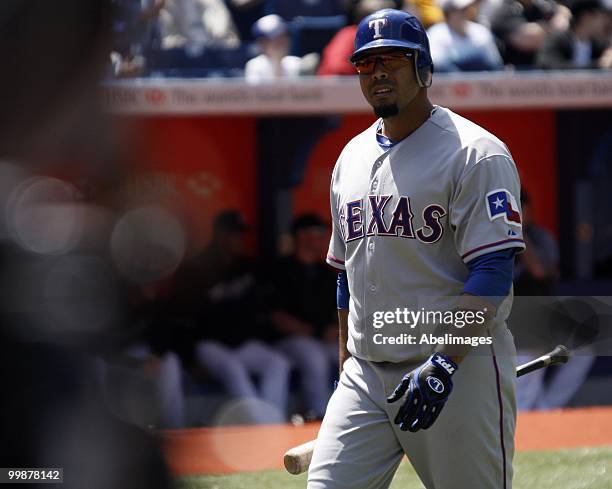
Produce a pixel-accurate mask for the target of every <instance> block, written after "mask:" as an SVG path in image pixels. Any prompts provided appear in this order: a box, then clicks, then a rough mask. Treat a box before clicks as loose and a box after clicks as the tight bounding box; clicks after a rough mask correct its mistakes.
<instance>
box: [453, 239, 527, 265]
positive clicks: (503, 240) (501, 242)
mask: <svg viewBox="0 0 612 489" xmlns="http://www.w3.org/2000/svg"><path fill="white" fill-rule="evenodd" d="M505 243H521V244H522V245H524V244H525V241H523V240H522V239H521V238H510V239H502V240H501V241H496V242H495V243H490V244H486V245H483V246H479V247H478V248H474V249H473V250H470V251H468V252H467V253H465V254H463V255H461V259H462V260H465V259H466V258H467V257H468V256H470V255H471V254H473V253H476V252H477V251H481V250H485V249H487V248H493V247H494V246H499V245H501V244H505Z"/></svg>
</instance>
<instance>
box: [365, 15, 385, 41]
mask: <svg viewBox="0 0 612 489" xmlns="http://www.w3.org/2000/svg"><path fill="white" fill-rule="evenodd" d="M386 24H387V18H386V17H383V18H382V19H374V20H371V21H370V22H368V27H369V28H370V29H374V39H380V38H381V37H383V36H382V34H381V33H380V29H381V28H382V26H384V25H386Z"/></svg>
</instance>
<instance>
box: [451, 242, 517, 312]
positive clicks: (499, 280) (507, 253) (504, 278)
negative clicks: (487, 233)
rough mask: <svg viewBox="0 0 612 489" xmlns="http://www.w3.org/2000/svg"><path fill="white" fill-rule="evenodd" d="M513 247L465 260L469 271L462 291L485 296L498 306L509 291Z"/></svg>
mask: <svg viewBox="0 0 612 489" xmlns="http://www.w3.org/2000/svg"><path fill="white" fill-rule="evenodd" d="M515 253H516V249H515V248H508V249H505V250H500V251H494V252H493V253H487V254H486V255H482V256H479V257H478V258H474V259H473V260H471V261H469V262H467V267H468V269H469V271H470V274H469V275H468V278H467V280H466V282H465V285H464V287H463V292H464V293H467V294H471V295H477V296H479V297H486V298H487V300H490V301H491V302H492V303H494V304H495V305H496V306H499V304H501V302H502V301H503V300H504V298H505V297H506V296H507V295H508V292H510V288H511V287H512V278H513V277H512V275H513V270H514V255H515Z"/></svg>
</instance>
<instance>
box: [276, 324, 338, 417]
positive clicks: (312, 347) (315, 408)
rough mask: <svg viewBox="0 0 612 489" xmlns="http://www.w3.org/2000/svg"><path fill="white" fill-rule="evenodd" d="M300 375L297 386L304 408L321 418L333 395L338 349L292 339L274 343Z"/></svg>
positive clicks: (314, 340) (301, 339) (317, 342)
mask: <svg viewBox="0 0 612 489" xmlns="http://www.w3.org/2000/svg"><path fill="white" fill-rule="evenodd" d="M276 348H277V349H278V350H280V351H281V352H282V353H283V354H284V355H285V356H286V358H287V359H288V360H289V361H290V362H291V365H292V366H293V367H295V368H296V369H297V370H298V372H299V374H300V384H301V387H302V393H303V396H304V403H305V405H306V407H307V409H309V410H311V411H312V412H314V414H315V415H316V416H320V417H323V415H324V414H325V407H326V406H327V403H328V402H329V398H330V396H331V393H332V390H333V389H332V386H333V382H332V372H333V373H334V374H336V373H337V371H338V370H337V365H338V346H337V345H333V346H332V347H331V348H330V345H329V344H328V343H324V342H323V341H320V340H317V339H315V338H308V337H306V336H293V337H290V338H286V339H284V340H281V341H280V342H279V343H277V344H276Z"/></svg>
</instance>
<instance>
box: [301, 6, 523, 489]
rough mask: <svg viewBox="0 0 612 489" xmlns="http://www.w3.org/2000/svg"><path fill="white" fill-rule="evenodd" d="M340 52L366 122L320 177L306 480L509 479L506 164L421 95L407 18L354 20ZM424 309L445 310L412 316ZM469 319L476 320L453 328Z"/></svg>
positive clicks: (431, 485)
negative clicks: (321, 246) (325, 291)
mask: <svg viewBox="0 0 612 489" xmlns="http://www.w3.org/2000/svg"><path fill="white" fill-rule="evenodd" d="M351 62H352V63H353V64H354V66H355V68H356V70H357V73H358V74H359V82H360V85H361V89H362V92H363V94H364V97H365V98H366V100H367V101H368V103H369V104H370V105H371V106H372V107H373V109H374V112H375V113H376V115H377V116H378V117H379V119H378V120H377V121H376V122H375V123H374V124H373V125H372V126H370V127H369V128H368V129H366V130H365V131H364V132H362V133H361V134H359V135H358V136H356V137H355V138H353V139H352V140H351V141H350V142H349V143H348V144H347V145H346V147H345V148H344V150H343V151H342V153H341V155H340V157H339V159H338V161H337V163H336V166H335V168H334V170H333V174H332V179H331V192H330V194H331V212H332V218H333V235H332V238H331V242H330V246H329V254H328V257H327V262H328V263H329V264H330V265H332V266H334V267H336V268H338V269H339V270H340V273H339V277H338V307H339V318H340V341H341V343H340V344H341V353H340V354H341V357H340V358H341V365H343V366H342V367H341V369H342V372H341V376H340V380H339V385H338V388H337V389H336V391H335V393H334V394H333V396H332V398H331V400H330V402H329V404H328V407H327V411H326V414H325V418H324V420H323V423H322V426H321V429H320V432H319V435H318V439H317V442H316V445H315V449H314V454H313V458H312V462H311V465H310V471H309V475H308V488H309V489H320V488H326V489H331V488H348V487H350V488H357V489H366V488H368V489H369V488H371V489H381V488H386V487H388V486H389V484H390V483H391V480H392V478H393V475H394V473H395V470H396V469H397V467H398V465H399V463H400V460H401V458H402V456H403V455H404V453H405V454H407V455H408V458H409V460H410V462H411V463H412V465H413V466H414V468H415V470H416V472H417V474H418V476H419V477H420V479H421V480H422V482H423V484H424V485H425V487H427V488H428V489H509V488H510V487H511V484H512V457H513V453H514V442H513V438H514V428H515V419H516V407H515V398H514V379H515V368H516V365H515V355H516V351H515V349H514V342H513V338H512V335H511V334H510V332H509V331H508V328H507V326H506V318H507V316H508V313H509V309H510V306H511V302H512V289H511V287H512V267H513V260H514V254H515V253H516V252H517V251H520V250H521V249H523V248H524V242H523V239H522V230H521V214H520V207H519V205H518V202H519V194H520V184H519V178H518V173H517V170H516V167H515V164H514V162H513V160H512V157H511V156H510V153H509V151H508V148H507V147H506V146H505V145H504V143H503V142H501V141H500V140H499V139H497V138H496V137H495V136H493V135H492V134H490V133H488V132H487V131H485V130H484V129H482V128H481V127H478V126H477V125H475V124H473V123H472V122H470V121H468V120H466V119H464V118H462V117H460V116H459V115H457V114H454V113H453V112H451V111H450V110H448V109H446V108H443V107H438V106H434V105H432V104H431V103H430V101H429V99H428V97H427V87H428V86H429V85H430V84H431V81H432V73H433V65H432V61H431V57H430V52H429V43H428V40H427V36H426V33H425V31H424V29H423V26H422V25H421V23H420V22H419V21H418V20H417V19H416V18H415V17H414V16H413V15H411V14H409V13H406V12H401V11H397V10H390V9H385V10H381V11H378V12H376V13H374V14H372V15H370V16H368V17H366V18H365V19H363V20H362V21H361V22H360V24H359V26H358V30H357V34H356V38H355V51H354V53H353V55H352V57H351ZM436 310H437V311H445V314H446V312H450V313H451V315H452V318H455V319H454V320H453V321H451V323H450V324H449V323H444V324H443V323H441V322H440V321H439V320H437V321H436V324H435V325H428V324H425V321H423V317H424V315H425V314H429V312H430V311H436ZM419 314H423V316H419ZM468 314H471V316H470V317H477V318H479V320H477V321H473V322H472V323H471V324H469V325H467V326H466V325H465V324H464V321H463V319H465V318H467V317H468ZM419 317H420V319H418V318H419ZM427 317H429V316H427ZM434 317H438V316H435V315H434ZM444 317H446V315H445V316H444ZM411 318H413V319H414V318H417V319H415V320H413V321H411V320H410V319H411ZM459 319H462V320H461V321H459ZM462 326H465V327H462ZM440 328H442V332H444V333H445V334H440ZM432 329H433V330H434V332H437V333H436V336H435V338H438V339H443V340H444V341H440V342H438V343H436V342H434V341H432V340H431V338H432V335H431V334H429V333H431V330H432ZM417 332H418V333H417ZM426 333H427V334H426ZM447 333H450V334H447ZM448 337H450V339H448Z"/></svg>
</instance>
